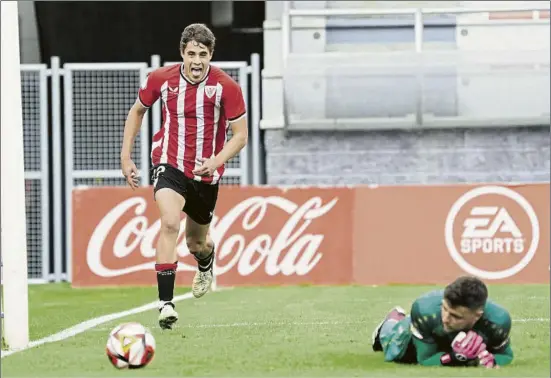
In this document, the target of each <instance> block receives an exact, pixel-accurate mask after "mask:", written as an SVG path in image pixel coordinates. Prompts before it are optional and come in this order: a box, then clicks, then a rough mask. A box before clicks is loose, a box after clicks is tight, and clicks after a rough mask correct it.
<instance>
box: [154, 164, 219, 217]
mask: <svg viewBox="0 0 551 378" xmlns="http://www.w3.org/2000/svg"><path fill="white" fill-rule="evenodd" d="M151 180H152V181H153V186H154V187H153V194H154V195H155V193H157V190H159V189H162V188H170V189H172V190H174V191H175V192H176V193H178V194H180V195H181V196H183V197H184V198H185V199H186V204H185V205H184V208H183V209H182V211H183V212H184V213H186V214H187V215H188V216H189V217H190V218H191V219H193V220H194V221H195V222H197V223H198V224H209V223H210V222H211V220H212V213H213V212H214V207H215V206H216V200H217V199H218V184H215V185H211V184H206V183H204V182H199V181H195V180H193V179H190V178H189V177H186V176H185V175H184V173H183V172H181V171H180V170H179V169H176V168H174V167H172V166H171V165H168V164H159V165H157V166H155V167H153V168H152V169H151Z"/></svg>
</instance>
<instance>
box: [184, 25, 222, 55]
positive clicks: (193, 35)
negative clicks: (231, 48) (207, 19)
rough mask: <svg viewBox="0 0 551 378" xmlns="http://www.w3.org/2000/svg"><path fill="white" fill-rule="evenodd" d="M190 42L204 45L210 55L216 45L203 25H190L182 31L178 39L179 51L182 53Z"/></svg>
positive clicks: (209, 31) (210, 32)
mask: <svg viewBox="0 0 551 378" xmlns="http://www.w3.org/2000/svg"><path fill="white" fill-rule="evenodd" d="M190 41H195V42H198V43H201V44H203V45H205V46H206V47H207V48H208V49H209V51H210V53H211V54H212V52H213V51H214V45H215V44H216V38H215V37H214V34H213V33H212V31H211V30H210V29H209V28H208V27H207V26H206V25H205V24H191V25H188V26H187V27H186V28H185V29H184V31H183V32H182V37H181V38H180V51H182V52H184V50H185V49H186V46H187V44H188V42H190Z"/></svg>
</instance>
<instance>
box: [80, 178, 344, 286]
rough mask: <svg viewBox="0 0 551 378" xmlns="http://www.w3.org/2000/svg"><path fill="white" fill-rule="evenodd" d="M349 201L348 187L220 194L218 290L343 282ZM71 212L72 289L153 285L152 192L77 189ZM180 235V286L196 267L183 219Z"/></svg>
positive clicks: (156, 223)
mask: <svg viewBox="0 0 551 378" xmlns="http://www.w3.org/2000/svg"><path fill="white" fill-rule="evenodd" d="M352 202H353V198H352V196H350V191H349V190H348V189H345V188H343V189H334V188H330V189H316V190H313V191H310V190H302V189H287V190H283V189H277V188H262V189H254V188H239V187H223V188H221V190H220V193H219V200H218V204H217V207H216V211H215V214H214V218H213V221H212V223H211V236H212V238H213V240H214V242H215V243H216V251H217V256H216V276H217V280H218V283H220V284H221V285H239V284H299V283H313V284H345V283H348V282H349V280H350V277H351V276H352V271H351V264H350V261H351V258H352V240H351V238H350V231H349V227H350V224H351V223H352V220H351V216H352ZM73 209H74V210H73V211H74V213H73V260H72V261H73V264H72V267H73V285H74V286H95V285H142V284H143V285H153V284H155V283H156V275H155V272H154V264H155V245H156V242H157V238H158V234H159V230H160V219H159V212H158V210H157V207H156V204H155V201H154V199H153V195H152V191H151V189H149V188H140V189H138V190H136V191H132V190H131V189H129V188H91V189H85V190H75V191H74V195H73ZM180 231H181V232H180V236H179V238H178V243H177V252H178V256H179V266H178V274H177V284H182V285H190V284H191V280H192V278H193V274H194V273H195V270H196V266H197V265H196V262H195V260H194V259H193V256H191V255H190V254H189V251H188V249H187V246H186V242H185V214H182V223H181V229H180ZM335 252H338V253H335Z"/></svg>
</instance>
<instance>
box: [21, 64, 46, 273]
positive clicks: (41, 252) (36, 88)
mask: <svg viewBox="0 0 551 378" xmlns="http://www.w3.org/2000/svg"><path fill="white" fill-rule="evenodd" d="M46 70H47V67H46V65H27V66H24V67H22V69H21V97H22V111H23V154H24V164H25V211H26V220H27V265H28V272H29V276H28V277H29V282H44V281H47V280H48V279H49V273H50V271H49V264H50V248H49V247H50V242H49V238H48V236H49V233H50V232H49V231H50V230H49V225H50V222H49V216H50V212H49V209H50V207H49V197H50V190H49V187H50V185H49V172H48V169H49V164H48V156H49V144H48V90H47V86H48V81H47V74H46Z"/></svg>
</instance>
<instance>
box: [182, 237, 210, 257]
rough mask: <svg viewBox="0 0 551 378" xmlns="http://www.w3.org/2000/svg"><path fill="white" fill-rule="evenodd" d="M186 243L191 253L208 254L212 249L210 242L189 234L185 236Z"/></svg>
mask: <svg viewBox="0 0 551 378" xmlns="http://www.w3.org/2000/svg"><path fill="white" fill-rule="evenodd" d="M209 244H210V246H209ZM186 245H187V247H188V249H189V252H190V253H193V254H200V255H203V254H208V253H209V252H210V250H211V249H212V242H210V243H209V241H207V240H200V239H197V238H194V237H191V236H188V237H186Z"/></svg>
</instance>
